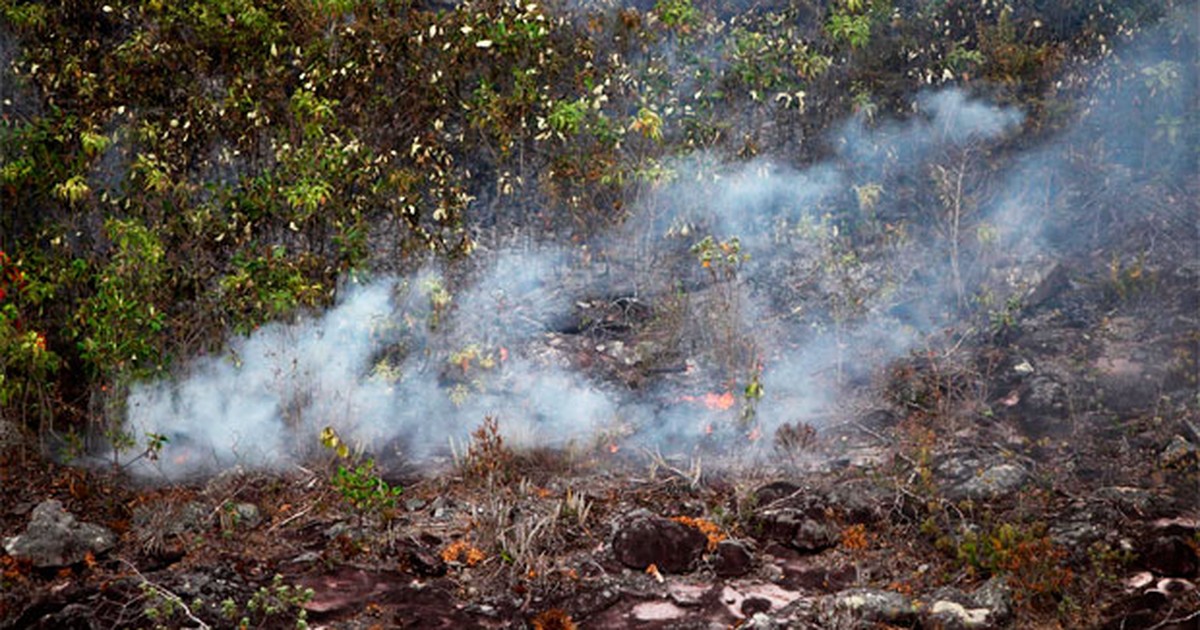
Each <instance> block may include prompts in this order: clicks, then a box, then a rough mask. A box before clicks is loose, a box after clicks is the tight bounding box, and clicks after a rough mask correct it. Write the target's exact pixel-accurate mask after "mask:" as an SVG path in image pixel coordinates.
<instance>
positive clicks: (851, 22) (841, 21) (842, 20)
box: [825, 11, 871, 49]
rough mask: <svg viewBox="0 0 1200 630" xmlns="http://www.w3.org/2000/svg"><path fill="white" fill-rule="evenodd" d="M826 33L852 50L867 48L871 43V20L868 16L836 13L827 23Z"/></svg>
mask: <svg viewBox="0 0 1200 630" xmlns="http://www.w3.org/2000/svg"><path fill="white" fill-rule="evenodd" d="M825 32H826V33H828V34H829V37H830V38H831V39H832V40H833V41H835V42H838V43H843V44H849V46H850V47H851V48H854V49H859V48H865V47H866V46H867V43H868V42H870V41H871V20H870V18H869V17H867V16H866V15H855V14H851V13H844V12H841V11H835V12H834V13H833V14H831V15H830V16H829V21H828V22H826V23H825Z"/></svg>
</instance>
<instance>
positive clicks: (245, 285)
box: [220, 246, 324, 334]
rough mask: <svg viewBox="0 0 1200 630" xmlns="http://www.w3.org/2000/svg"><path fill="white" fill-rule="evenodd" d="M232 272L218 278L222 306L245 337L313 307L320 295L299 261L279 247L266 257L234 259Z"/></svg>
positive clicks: (253, 256)
mask: <svg viewBox="0 0 1200 630" xmlns="http://www.w3.org/2000/svg"><path fill="white" fill-rule="evenodd" d="M233 266H234V271H233V273H230V274H229V275H226V276H225V277H223V278H221V280H220V288H221V291H222V303H223V304H224V305H225V308H226V313H228V315H229V317H230V319H231V320H232V323H233V326H234V328H235V330H237V331H238V332H240V333H243V334H245V333H248V332H250V331H251V330H253V329H255V328H257V327H258V326H261V325H263V324H265V323H267V322H269V321H272V320H275V319H278V318H280V317H283V316H285V315H288V314H289V313H291V312H292V311H293V310H295V309H296V308H297V307H300V306H310V307H311V306H316V305H317V304H318V303H319V302H320V300H321V299H322V297H323V295H324V292H323V287H322V285H321V284H320V283H314V282H311V281H309V280H308V278H307V277H306V275H305V273H304V270H303V261H302V260H296V259H293V258H291V257H289V256H288V254H287V250H286V249H285V248H284V247H282V246H277V247H273V248H271V249H270V250H268V251H267V252H266V253H263V254H259V255H257V256H255V255H246V254H242V253H239V254H238V255H237V256H235V257H234V261H233Z"/></svg>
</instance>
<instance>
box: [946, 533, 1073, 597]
mask: <svg viewBox="0 0 1200 630" xmlns="http://www.w3.org/2000/svg"><path fill="white" fill-rule="evenodd" d="M955 556H956V558H957V559H958V560H959V561H960V562H963V563H964V564H966V565H967V567H968V568H969V569H971V570H973V571H980V572H982V573H984V574H986V575H1003V576H1005V579H1006V580H1007V581H1008V583H1009V586H1010V587H1012V589H1013V596H1014V598H1015V599H1016V600H1017V601H1018V602H1020V603H1022V604H1026V605H1029V606H1033V607H1040V606H1043V605H1045V604H1047V603H1048V602H1049V601H1053V600H1055V599H1056V598H1058V597H1059V596H1061V595H1062V594H1063V593H1064V591H1066V589H1067V587H1068V586H1070V585H1071V582H1072V581H1073V579H1074V575H1073V573H1072V572H1071V570H1070V569H1069V568H1067V567H1065V566H1063V564H1064V563H1065V562H1066V558H1067V552H1066V551H1065V550H1064V549H1062V548H1061V547H1059V546H1058V545H1056V544H1055V543H1054V542H1053V541H1052V540H1051V538H1050V536H1049V535H1048V534H1047V533H1046V528H1045V526H1044V525H1042V524H1036V523H1035V524H1033V525H1028V526H1023V525H1016V524H1013V523H1001V524H1000V525H998V526H996V527H994V528H992V529H991V530H990V531H987V532H984V531H980V530H968V531H966V532H964V534H963V535H962V537H961V539H960V540H959V541H958V543H957V545H956V547H955Z"/></svg>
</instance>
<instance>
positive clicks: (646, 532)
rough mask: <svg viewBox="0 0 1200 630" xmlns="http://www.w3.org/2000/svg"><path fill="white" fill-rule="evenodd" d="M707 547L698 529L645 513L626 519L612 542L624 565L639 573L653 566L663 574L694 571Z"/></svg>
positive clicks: (614, 552) (616, 554)
mask: <svg viewBox="0 0 1200 630" xmlns="http://www.w3.org/2000/svg"><path fill="white" fill-rule="evenodd" d="M707 547H708V538H707V537H706V536H705V535H704V534H702V533H701V532H700V531H699V530H697V529H696V528H694V527H688V526H687V525H684V524H682V523H679V522H676V521H672V520H670V519H665V518H662V517H661V516H656V515H654V514H652V513H650V512H648V511H646V510H638V511H636V512H633V513H632V514H630V515H628V516H627V517H626V518H625V519H623V522H622V524H621V525H619V526H618V527H617V531H616V533H615V534H614V535H613V542H612V548H613V554H614V555H615V556H616V558H617V561H618V562H620V563H621V564H623V565H625V566H627V567H629V568H631V569H636V570H639V571H642V570H645V569H646V568H647V567H649V566H650V565H652V564H653V565H655V566H656V567H658V570H659V571H661V572H663V573H687V572H689V571H692V570H694V569H695V568H696V565H697V564H699V562H700V558H701V557H702V556H703V555H704V551H705V549H706V548H707Z"/></svg>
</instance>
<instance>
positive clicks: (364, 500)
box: [321, 427, 404, 522]
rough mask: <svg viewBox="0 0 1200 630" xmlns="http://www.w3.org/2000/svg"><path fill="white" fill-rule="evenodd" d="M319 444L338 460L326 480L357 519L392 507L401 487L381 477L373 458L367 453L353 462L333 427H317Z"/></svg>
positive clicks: (400, 491)
mask: <svg viewBox="0 0 1200 630" xmlns="http://www.w3.org/2000/svg"><path fill="white" fill-rule="evenodd" d="M321 445H322V446H324V447H325V448H327V449H329V450H331V451H333V452H334V454H335V455H336V457H337V459H338V460H339V462H340V463H339V464H338V466H337V469H336V470H335V471H334V473H333V478H332V479H331V480H330V481H331V483H332V484H333V487H334V489H336V490H337V491H338V494H340V495H341V496H342V499H344V500H345V501H346V502H347V503H349V504H350V505H351V506H353V507H354V509H355V511H356V512H357V513H358V516H359V520H360V522H361V521H362V520H363V519H364V518H365V517H366V516H367V515H368V514H374V515H380V516H382V515H386V513H387V512H388V511H390V510H393V509H395V507H396V498H397V497H399V496H400V495H401V494H402V493H403V492H404V489H403V488H402V487H400V486H393V485H391V484H389V483H388V482H386V481H384V480H383V479H381V478H380V476H379V471H378V469H377V468H376V466H375V460H374V459H372V458H369V457H368V458H366V459H363V460H361V461H359V462H358V463H357V464H353V463H352V460H353V459H354V458H353V457H352V456H351V452H350V447H349V446H348V445H347V444H346V443H345V442H344V441H343V440H342V439H341V437H340V436H338V434H337V431H336V430H334V428H333V427H325V428H324V429H323V430H322V431H321Z"/></svg>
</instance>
